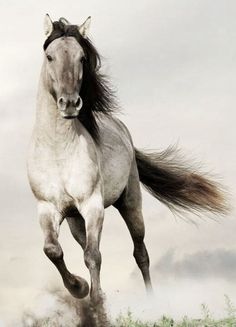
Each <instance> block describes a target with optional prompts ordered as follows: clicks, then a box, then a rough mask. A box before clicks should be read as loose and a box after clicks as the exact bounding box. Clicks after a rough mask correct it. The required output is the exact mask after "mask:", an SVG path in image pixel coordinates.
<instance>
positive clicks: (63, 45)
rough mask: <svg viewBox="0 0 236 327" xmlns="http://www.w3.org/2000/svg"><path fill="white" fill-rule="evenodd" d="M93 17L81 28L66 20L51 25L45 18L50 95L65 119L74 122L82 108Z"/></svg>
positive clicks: (45, 45) (46, 59)
mask: <svg viewBox="0 0 236 327" xmlns="http://www.w3.org/2000/svg"><path fill="white" fill-rule="evenodd" d="M90 20H91V19H90V17H89V18H88V19H87V20H86V21H85V22H84V23H83V24H82V25H80V26H78V25H71V24H69V23H68V21H67V20H66V19H64V18H61V19H60V20H59V21H58V22H52V21H51V19H50V17H49V15H46V17H45V22H44V29H45V35H46V41H45V43H44V51H45V67H46V80H47V84H48V85H47V86H48V89H49V92H50V93H51V94H52V96H53V97H54V99H55V101H56V103H57V107H58V109H59V111H60V113H61V115H62V117H64V118H75V117H77V116H78V114H79V111H80V109H81V108H82V106H83V100H82V97H81V95H80V91H81V86H82V79H83V70H84V67H83V66H84V61H85V60H86V59H87V58H86V53H85V52H86V51H85V50H84V49H83V46H82V45H81V44H83V41H84V42H85V40H86V38H87V32H88V28H89V25H90Z"/></svg>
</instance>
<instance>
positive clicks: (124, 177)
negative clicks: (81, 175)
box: [101, 149, 133, 207]
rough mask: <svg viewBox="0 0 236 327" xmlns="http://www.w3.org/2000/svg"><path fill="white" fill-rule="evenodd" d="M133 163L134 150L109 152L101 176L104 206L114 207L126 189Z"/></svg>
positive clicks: (103, 163)
mask: <svg viewBox="0 0 236 327" xmlns="http://www.w3.org/2000/svg"><path fill="white" fill-rule="evenodd" d="M132 161H133V156H132V149H130V151H125V149H123V151H122V152H117V151H107V153H106V155H105V158H103V162H102V167H101V174H102V180H103V185H104V206H105V207H108V206H110V205H112V204H113V203H114V202H115V201H116V200H118V198H119V197H120V195H121V193H122V192H123V190H124V189H125V187H126V185H127V182H128V179H129V175H130V169H131V165H132Z"/></svg>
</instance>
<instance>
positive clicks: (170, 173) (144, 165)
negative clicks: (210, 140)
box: [135, 147, 228, 214]
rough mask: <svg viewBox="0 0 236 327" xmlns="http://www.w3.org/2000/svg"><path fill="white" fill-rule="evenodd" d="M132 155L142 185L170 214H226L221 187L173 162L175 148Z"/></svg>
mask: <svg viewBox="0 0 236 327" xmlns="http://www.w3.org/2000/svg"><path fill="white" fill-rule="evenodd" d="M135 155H136V162H137V166H138V171H139V178H140V181H141V183H142V184H143V185H144V187H145V188H146V189H147V190H148V191H149V192H150V193H151V194H152V195H153V196H154V197H155V198H157V199H158V200H160V201H161V202H163V203H164V204H165V205H167V206H168V207H169V208H170V209H171V210H174V211H179V210H180V211H181V209H184V210H188V211H193V212H199V211H210V212H213V213H216V214H225V213H227V212H228V206H227V201H226V200H225V194H224V191H223V189H222V187H221V186H220V185H219V184H218V183H217V182H215V181H213V180H211V179H208V177H207V176H206V175H205V174H201V173H198V172H196V171H195V170H194V169H191V167H188V166H187V165H185V164H184V163H183V162H181V160H178V159H176V155H177V157H178V150H176V149H175V148H172V147H170V148H168V149H167V150H165V151H163V152H160V153H155V152H142V151H139V150H137V149H135Z"/></svg>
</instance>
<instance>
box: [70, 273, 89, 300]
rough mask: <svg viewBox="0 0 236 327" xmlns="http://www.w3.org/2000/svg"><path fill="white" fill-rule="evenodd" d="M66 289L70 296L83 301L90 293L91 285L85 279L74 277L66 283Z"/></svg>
mask: <svg viewBox="0 0 236 327" xmlns="http://www.w3.org/2000/svg"><path fill="white" fill-rule="evenodd" d="M64 285H65V287H66V288H67V289H68V291H69V292H70V294H71V295H72V296H74V297H75V298H77V299H83V298H84V297H85V296H87V295H88V293H89V285H88V283H87V282H86V280H85V279H83V278H81V277H79V276H74V275H72V276H71V278H70V279H68V280H66V281H64Z"/></svg>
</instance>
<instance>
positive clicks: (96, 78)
mask: <svg viewBox="0 0 236 327" xmlns="http://www.w3.org/2000/svg"><path fill="white" fill-rule="evenodd" d="M69 36H72V37H74V38H75V39H76V40H77V41H78V43H79V44H80V45H81V47H82V48H83V51H84V54H85V61H84V63H83V70H84V71H83V80H82V85H81V90H80V96H81V98H82V100H83V107H82V109H81V110H80V113H79V116H78V119H79V120H80V121H81V122H82V124H83V125H84V126H85V128H86V129H87V130H88V132H89V133H90V134H91V136H92V137H93V139H94V140H95V142H97V143H98V142H99V128H98V125H97V121H96V118H97V119H98V115H97V114H98V113H102V114H106V115H109V114H112V112H113V111H114V110H115V108H116V107H117V106H116V101H115V95H114V91H113V90H112V89H111V87H110V85H109V82H108V79H107V77H106V76H105V75H103V74H101V73H100V72H99V68H100V65H101V58H100V56H99V54H98V52H97V50H96V48H95V47H94V46H93V44H92V43H91V41H90V40H89V39H85V38H83V37H82V35H81V34H80V33H79V30H78V26H77V25H65V24H64V23H63V22H62V21H60V20H59V21H56V22H53V31H52V33H51V34H50V36H49V37H48V38H47V39H46V41H45V43H44V45H43V48H44V50H46V49H47V47H48V45H49V44H50V43H51V42H52V41H54V40H55V39H57V38H60V37H69Z"/></svg>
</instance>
